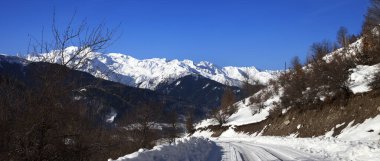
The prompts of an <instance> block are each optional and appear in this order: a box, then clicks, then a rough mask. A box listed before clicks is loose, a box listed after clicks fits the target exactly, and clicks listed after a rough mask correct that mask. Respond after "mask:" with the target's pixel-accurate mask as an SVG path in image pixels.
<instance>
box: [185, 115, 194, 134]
mask: <svg viewBox="0 0 380 161" xmlns="http://www.w3.org/2000/svg"><path fill="white" fill-rule="evenodd" d="M185 119H186V120H185V124H186V131H187V133H188V134H192V133H194V132H195V128H194V117H193V113H192V112H191V111H188V112H187V115H186V118H185Z"/></svg>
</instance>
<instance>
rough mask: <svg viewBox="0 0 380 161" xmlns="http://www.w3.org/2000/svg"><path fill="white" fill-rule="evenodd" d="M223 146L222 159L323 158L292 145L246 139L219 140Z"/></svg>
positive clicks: (251, 160)
mask: <svg viewBox="0 0 380 161" xmlns="http://www.w3.org/2000/svg"><path fill="white" fill-rule="evenodd" d="M215 142H216V143H217V145H219V146H220V147H222V161H275V160H280V161H285V160H292V161H293V160H299V161H313V160H315V161H317V160H321V158H317V157H315V156H311V155H309V154H305V153H304V152H300V151H298V150H295V149H293V148H291V147H286V146H277V145H269V144H257V143H250V142H246V141H218V140H215Z"/></svg>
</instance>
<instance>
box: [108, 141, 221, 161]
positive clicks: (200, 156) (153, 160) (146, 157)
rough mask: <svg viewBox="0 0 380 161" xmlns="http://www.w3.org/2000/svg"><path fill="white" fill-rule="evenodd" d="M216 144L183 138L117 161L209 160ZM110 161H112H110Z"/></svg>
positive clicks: (141, 150) (142, 150)
mask: <svg viewBox="0 0 380 161" xmlns="http://www.w3.org/2000/svg"><path fill="white" fill-rule="evenodd" d="M215 149H217V148H216V144H215V143H214V142H212V141H210V140H208V139H205V138H195V137H191V138H183V139H180V140H178V141H176V143H175V144H171V145H159V146H155V147H154V148H153V149H152V150H144V149H140V150H139V151H137V152H134V153H132V154H128V155H125V156H123V157H120V158H118V159H117V160H116V161H179V160H183V161H185V160H188V161H191V160H194V161H195V160H197V161H198V160H199V161H201V160H208V159H209V157H210V155H211V154H210V153H211V152H212V151H213V150H215ZM108 161H112V160H111V159H109V160H108Z"/></svg>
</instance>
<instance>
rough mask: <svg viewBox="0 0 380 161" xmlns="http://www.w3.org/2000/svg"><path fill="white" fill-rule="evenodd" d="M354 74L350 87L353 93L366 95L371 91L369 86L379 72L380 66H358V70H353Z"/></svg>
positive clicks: (351, 76) (350, 80) (351, 77)
mask: <svg viewBox="0 0 380 161" xmlns="http://www.w3.org/2000/svg"><path fill="white" fill-rule="evenodd" d="M351 71H352V73H351V75H350V79H349V87H350V89H351V91H352V92H353V93H354V94H356V93H364V92H368V91H371V87H370V86H369V84H370V83H371V82H372V80H373V78H374V76H375V74H376V73H377V72H378V71H379V64H377V65H372V66H368V65H358V66H357V67H356V68H354V69H351Z"/></svg>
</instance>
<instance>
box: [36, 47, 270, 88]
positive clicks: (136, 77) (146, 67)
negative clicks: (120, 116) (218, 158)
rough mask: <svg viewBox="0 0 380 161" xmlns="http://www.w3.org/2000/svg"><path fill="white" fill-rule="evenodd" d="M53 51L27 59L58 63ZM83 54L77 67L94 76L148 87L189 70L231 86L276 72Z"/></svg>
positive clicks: (66, 57) (67, 52)
mask: <svg viewBox="0 0 380 161" xmlns="http://www.w3.org/2000/svg"><path fill="white" fill-rule="evenodd" d="M77 49H78V48H77V47H68V48H67V49H65V51H64V60H69V58H70V57H72V54H73V53H74V52H75V51H76V50H77ZM56 54H57V51H53V52H50V53H45V54H41V55H39V56H28V60H31V61H48V62H52V63H61V62H62V61H63V60H62V59H61V58H60V57H57V56H56ZM86 58H87V59H88V60H89V61H88V63H87V64H84V65H82V66H81V68H80V70H82V71H85V72H89V73H91V74H93V75H94V76H97V77H102V78H105V79H109V80H112V81H117V82H120V83H123V84H126V85H130V86H135V87H140V88H148V89H155V88H156V86H157V85H158V84H160V83H163V82H171V81H174V80H176V79H178V78H181V77H183V76H186V75H190V74H199V75H202V76H204V77H206V78H209V79H212V80H215V81H217V82H220V83H222V84H226V85H230V86H240V85H241V82H242V81H245V80H249V81H250V83H254V81H258V82H260V83H264V84H265V83H267V82H268V81H269V80H270V79H273V78H275V77H276V75H277V72H272V71H258V70H257V69H256V68H255V67H218V66H216V65H214V64H212V63H209V62H206V61H201V62H199V63H194V62H193V61H191V60H183V61H179V60H176V59H174V60H167V59H159V58H153V59H144V60H139V59H136V58H133V57H131V56H128V55H125V54H120V53H108V54H101V53H95V52H92V53H90V54H88V55H87V56H86Z"/></svg>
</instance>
